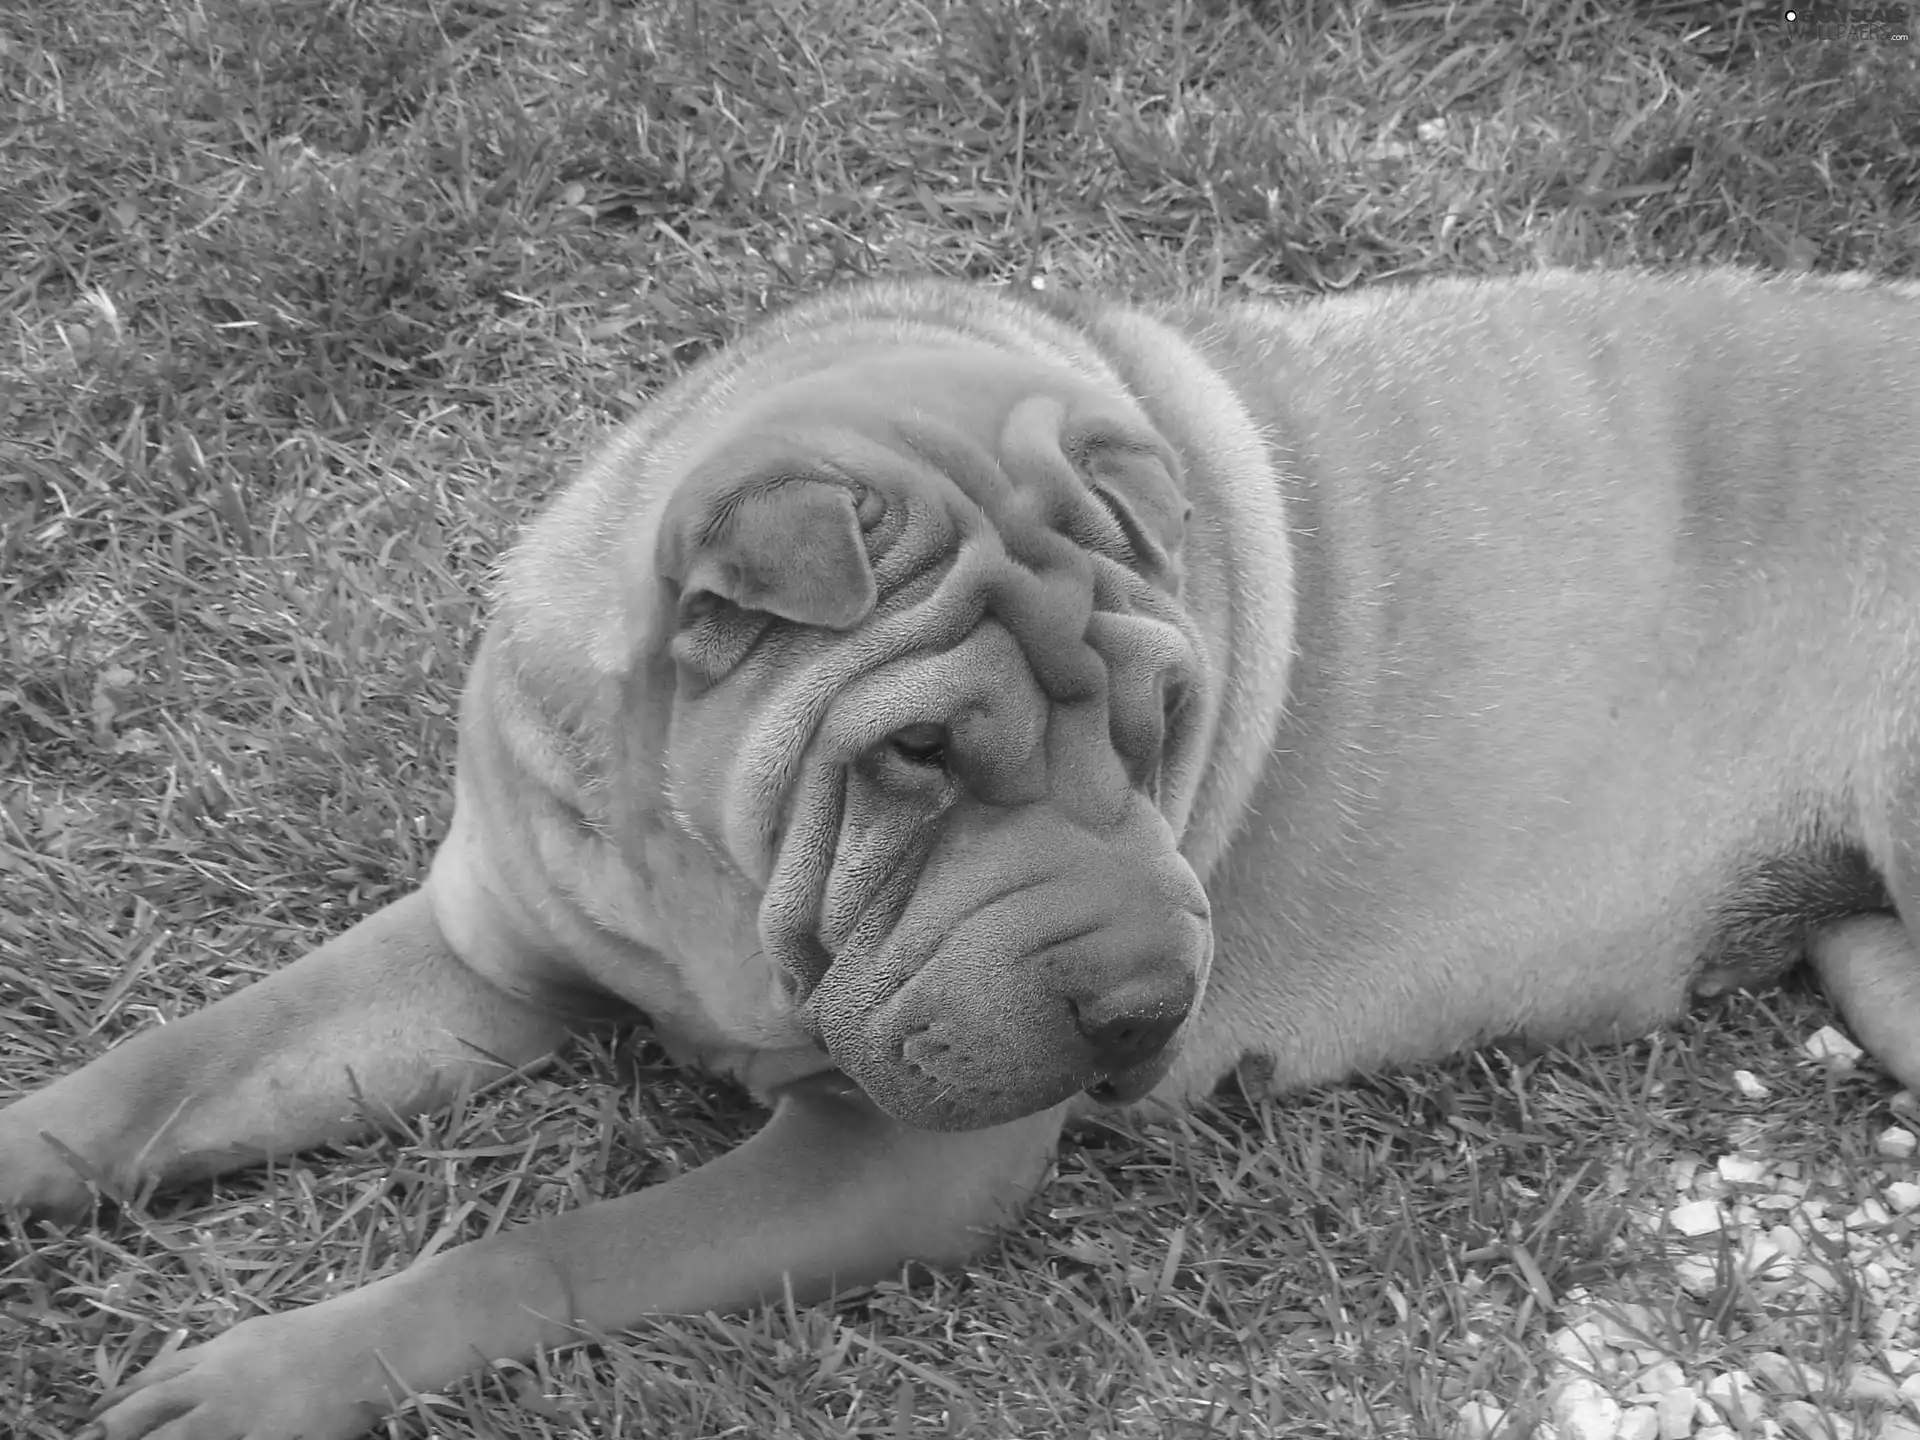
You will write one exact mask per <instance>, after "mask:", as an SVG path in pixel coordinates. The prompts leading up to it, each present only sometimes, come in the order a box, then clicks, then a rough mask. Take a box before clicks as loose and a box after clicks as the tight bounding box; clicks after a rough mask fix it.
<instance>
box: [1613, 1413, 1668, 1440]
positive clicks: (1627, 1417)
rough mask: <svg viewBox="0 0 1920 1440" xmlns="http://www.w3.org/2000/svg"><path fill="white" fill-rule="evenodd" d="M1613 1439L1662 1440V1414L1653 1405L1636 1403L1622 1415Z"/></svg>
mask: <svg viewBox="0 0 1920 1440" xmlns="http://www.w3.org/2000/svg"><path fill="white" fill-rule="evenodd" d="M1613 1440H1660V1415H1659V1412H1658V1411H1656V1410H1655V1409H1654V1408H1653V1406H1651V1405H1635V1406H1634V1407H1633V1408H1632V1409H1630V1410H1628V1411H1626V1412H1625V1413H1624V1414H1622V1415H1621V1417H1620V1423H1619V1424H1618V1425H1616V1426H1615V1427H1614V1431H1613Z"/></svg>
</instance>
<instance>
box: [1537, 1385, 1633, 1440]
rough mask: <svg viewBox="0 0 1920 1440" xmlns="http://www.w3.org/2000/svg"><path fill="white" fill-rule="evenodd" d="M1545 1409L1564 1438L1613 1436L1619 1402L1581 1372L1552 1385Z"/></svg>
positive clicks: (1580, 1439) (1609, 1438)
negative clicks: (1580, 1374) (1551, 1395)
mask: <svg viewBox="0 0 1920 1440" xmlns="http://www.w3.org/2000/svg"><path fill="white" fill-rule="evenodd" d="M1548 1413H1549V1414H1550V1415H1551V1416H1552V1418H1553V1423H1554V1425H1555V1426H1556V1427H1557V1428H1558V1429H1559V1431H1560V1434H1561V1435H1562V1436H1563V1437H1565V1440H1614V1431H1616V1430H1617V1429H1619V1427H1620V1406H1619V1404H1618V1403H1617V1402H1616V1401H1615V1400H1614V1398H1613V1397H1612V1396H1611V1395H1609V1394H1607V1392H1606V1391H1605V1390H1603V1389H1601V1388H1600V1386H1599V1385H1597V1384H1595V1383H1594V1382H1593V1381H1591V1380H1588V1379H1586V1378H1585V1377H1584V1376H1581V1377H1576V1378H1575V1379H1572V1380H1567V1381H1564V1382H1562V1383H1561V1384H1560V1385H1559V1386H1558V1387H1556V1388H1555V1390H1554V1393H1553V1398H1552V1399H1551V1400H1550V1401H1549V1402H1548Z"/></svg>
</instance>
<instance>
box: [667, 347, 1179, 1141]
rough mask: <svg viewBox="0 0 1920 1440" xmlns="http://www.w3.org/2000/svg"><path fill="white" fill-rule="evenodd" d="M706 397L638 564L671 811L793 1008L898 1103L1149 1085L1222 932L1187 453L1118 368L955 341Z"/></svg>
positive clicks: (921, 1110) (1003, 1099)
mask: <svg viewBox="0 0 1920 1440" xmlns="http://www.w3.org/2000/svg"><path fill="white" fill-rule="evenodd" d="M718 409H719V418H718V419H717V420H715V421H713V422H712V423H709V424H706V425H704V426H703V427H702V433H701V434H700V435H699V436H698V438H697V439H696V440H695V441H693V442H692V443H690V444H688V445H687V447H686V449H685V451H684V453H683V454H682V455H681V457H680V459H679V460H678V463H677V467H676V468H677V472H678V477H677V479H676V481H675V483H674V484H673V487H672V493H671V496H670V499H669V500H668V502H667V505H666V510H665V513H664V516H663V517H662V520H661V523H660V525H659V527H658V530H657V532H656V534H655V539H654V545H655V553H654V554H653V556H652V557H651V560H652V565H653V569H654V573H655V575H656V577H657V580H656V584H657V586H658V587H659V588H658V592H657V594H656V595H655V597H654V610H655V613H656V614H657V615H658V616H660V617H661V619H660V620H659V622H658V629H659V630H660V631H661V632H662V633H661V635H660V637H659V639H660V643H661V644H663V645H664V649H665V653H666V654H667V655H668V656H670V657H671V669H672V673H673V677H674V680H673V684H674V699H673V703H672V718H671V722H670V732H669V735H668V742H667V745H666V757H665V773H664V785H665V791H666V796H667V800H668V803H669V805H670V807H671V809H672V812H673V815H674V819H675V823H676V824H677V825H678V826H679V827H680V828H682V829H683V830H685V831H687V832H689V833H691V834H692V835H694V836H695V837H697V838H698V839H699V840H700V841H701V842H702V843H703V844H704V845H705V846H706V847H707V848H708V849H709V850H713V851H718V852H720V853H722V854H724V856H725V857H727V859H728V861H729V862H730V863H731V864H732V865H734V866H735V867H737V868H738V869H739V871H740V872H741V873H742V874H743V875H744V876H745V877H747V878H748V879H749V880H750V881H751V882H752V884H753V885H754V886H755V887H757V888H758V889H759V893H760V894H761V897H762V898H761V902H760V912H759V932H760V938H761V941H762V944H763V945H764V947H765V950H766V953H767V955H768V957H769V958H770V960H771V961H772V962H773V963H774V965H775V966H776V967H777V969H778V971H779V973H780V976H781V978H782V982H783V984H784V985H785V987H786V988H787V990H788V992H789V994H790V996H791V998H792V1000H793V1003H794V1004H795V1005H797V1006H798V1007H799V1009H800V1013H801V1014H802V1015H803V1017H804V1019H805V1023H806V1024H807V1026H808V1027H809V1028H810V1029H811V1030H812V1031H813V1033H814V1034H815V1035H816V1036H817V1038H818V1039H819V1040H820V1042H821V1043H822V1044H823V1045H824V1046H825V1047H826V1049H827V1050H828V1052H829V1053H830V1054H831V1056H832V1058H833V1059H834V1061H835V1063H836V1064H837V1065H839V1067H840V1068H841V1069H842V1070H844V1071H845V1072H846V1073H847V1074H848V1075H849V1076H851V1077H852V1078H853V1079H854V1080H855V1081H857V1082H858V1083H859V1084H860V1085H861V1087H862V1088H863V1089H864V1090H865V1091H866V1092H867V1093H868V1094H869V1095H870V1096H871V1097H872V1098H873V1099H874V1101H875V1102H876V1103H878V1104H879V1105H880V1106H881V1107H882V1108H884V1109H886V1110H887V1111H888V1112H889V1113H891V1114H893V1115H895V1116H896V1117H898V1118H900V1119H902V1120H905V1121H907V1122H909V1123H912V1124H916V1125H921V1126H925V1127H929V1128H946V1129H965V1128H973V1127H978V1126H985V1125H990V1124H996V1123H1000V1122H1003V1121H1007V1120H1010V1119H1014V1118H1017V1117H1018V1116H1021V1115H1024V1114H1028V1113H1032V1112H1034V1111H1036V1110H1039V1109H1042V1108H1045V1107H1047V1106H1049V1105H1051V1104H1054V1103H1057V1102H1058V1101H1060V1100H1063V1099H1066V1098H1067V1097H1069V1096H1071V1095H1073V1094H1075V1093H1076V1092H1079V1091H1082V1090H1088V1091H1091V1092H1092V1093H1093V1094H1094V1095H1095V1096H1096V1097H1100V1098H1109V1099H1116V1100H1125V1099H1133V1098H1137V1097H1138V1096H1139V1095H1141V1094H1144V1093H1145V1092H1146V1091H1147V1090H1148V1089H1150V1088H1151V1087H1152V1085H1153V1084H1155V1083H1156V1082H1157V1081H1158V1080H1159V1079H1160V1078H1161V1076H1162V1075H1164V1073H1165V1071H1166V1068H1167V1066H1168V1065H1169V1063H1170V1062H1171V1059H1172V1056H1173V1053H1174V1050H1175V1047H1176V1046H1177V1044H1178V1042H1179V1037H1180V1034H1181V1030H1182V1026H1183V1022H1184V1021H1185V1019H1186V1017H1187V1016H1188V1015H1189V1014H1190V1013H1191V1012H1192V1011H1193V1010H1194V1008H1195V1007H1196V1006H1197V1004H1198V1002H1199V999H1200V995H1201V992H1202V989H1203V987H1204V985H1205V981H1206V975H1207V969H1208V966H1209V963H1210V959H1211V944H1212V941H1211V931H1210V925H1209V916H1208V908H1207V899H1206V896H1205V893H1204V891H1203V890H1202V888H1201V885H1200V882H1199V880H1198V878H1197V877H1196V876H1195V874H1194V872H1193V870H1192V868H1191V867H1190V866H1189V865H1188V864H1187V862H1186V860H1185V859H1184V858H1183V857H1182V855H1181V852H1180V844H1179V841H1180V835H1181V832H1182V829H1183V826H1184V823H1185V809H1186V806H1187V804H1188V803H1189V802H1190V801H1191V798H1192V794H1193V791H1194V788H1195V785H1196V783H1197V775H1196V773H1195V772H1196V771H1197V769H1198V763H1199V762H1198V759H1197V757H1198V755H1199V754H1200V750H1201V746H1202V733H1203V731H1204V728H1205V726H1206V724H1207V723H1208V717H1207V711H1208V709H1209V706H1210V705H1211V699H1210V697H1209V696H1208V694H1207V693H1206V692H1207V686H1206V684H1205V667H1206V658H1205V656H1204V653H1203V651H1202V646H1201V643H1200V641H1199V639H1198V636H1197V634H1196V632H1195V631H1194V629H1193V628H1192V626H1191V623H1190V622H1189V621H1188V619H1187V617H1186V615H1185V612H1184V610H1183V609H1182V607H1181V605H1180V603H1179V590H1180V554H1181V543H1182V536H1183V529H1184V525H1185V521H1186V515H1187V507H1186V504H1185V501H1184V498H1183V495H1182V491H1181V486H1180V478H1179V467H1178V462H1177V460H1176V457H1175V456H1174V455H1173V454H1172V453H1171V451H1170V450H1169V448H1168V447H1167V445H1166V444H1165V443H1164V442H1163V441H1162V440H1161V438H1160V437H1159V436H1158V435H1157V434H1156V433H1155V431H1154V430H1153V429H1152V427H1151V426H1150V425H1149V424H1148V423H1147V421H1146V420H1145V418H1144V417H1143V415H1142V414H1141V413H1140V412H1139V410H1138V409H1137V408H1136V407H1135V406H1134V405H1133V403H1132V402H1131V401H1130V400H1129V399H1128V398H1127V397H1126V396H1125V394H1124V393H1123V392H1122V391H1121V390H1120V388H1119V387H1118V386H1117V385H1111V386H1110V385H1102V384H1099V383H1096V382H1094V381H1093V380H1091V379H1089V378H1088V377H1086V376H1085V375H1083V374H1080V373H1076V372H1075V371H1074V370H1073V369H1072V368H1070V367H1067V366H1064V365H1061V364H1058V363H1055V362H1053V361H1051V360H1049V359H1047V358H1044V357H1042V358H1029V357H1028V356H1026V355H1023V354H1021V353H1018V352H1014V351H1010V350H1008V349H1006V348H1003V347H997V346H991V345H987V344H982V343H978V342H975V341H971V340H962V339H956V340H954V341H953V342H951V343H944V344H943V343H929V342H924V341H921V342H915V341H910V340H906V339H902V340H900V341H899V342H897V343H891V344H885V345H879V346H864V347H852V348H851V350H850V351H846V352H841V353H834V354H830V355H826V356H822V357H819V358H817V360H810V361H809V362H808V364H806V365H805V366H802V367H799V368H798V369H797V370H790V371H789V372H788V373H785V374H781V375H776V376H775V377H773V378H771V379H770V380H769V381H768V382H767V383H765V384H763V385H760V386H756V387H753V389H752V390H751V393H745V392H743V390H742V389H741V388H740V387H735V388H734V389H733V390H732V392H731V393H730V395H729V396H728V397H727V398H725V400H724V402H723V403H722V404H720V406H719V407H718Z"/></svg>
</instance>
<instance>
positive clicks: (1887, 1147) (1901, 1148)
mask: <svg viewBox="0 0 1920 1440" xmlns="http://www.w3.org/2000/svg"><path fill="white" fill-rule="evenodd" d="M1873 1147H1874V1149H1876V1150H1878V1151H1879V1152H1880V1153H1881V1154H1882V1155H1885V1156H1888V1157H1890V1158H1891V1159H1894V1160H1906V1159H1910V1158H1911V1157H1912V1155H1913V1152H1914V1151H1915V1150H1920V1136H1917V1135H1915V1134H1914V1133H1913V1131H1911V1130H1909V1129H1907V1128H1906V1127H1905V1126H1903V1125H1889V1126H1888V1127H1887V1128H1886V1129H1884V1130H1882V1131H1881V1132H1880V1133H1879V1135H1877V1136H1875V1137H1874V1142H1873Z"/></svg>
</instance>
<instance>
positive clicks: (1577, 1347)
mask: <svg viewBox="0 0 1920 1440" xmlns="http://www.w3.org/2000/svg"><path fill="white" fill-rule="evenodd" d="M1547 1349H1549V1350H1551V1351H1552V1352H1553V1353H1554V1354H1555V1355H1556V1356H1557V1357H1559V1359H1560V1361H1561V1363H1562V1364H1564V1365H1569V1366H1572V1367H1573V1368H1574V1369H1576V1370H1597V1369H1600V1368H1602V1367H1604V1366H1605V1365H1607V1364H1608V1363H1609V1362H1610V1361H1611V1360H1612V1358H1613V1357H1612V1350H1613V1347H1612V1346H1611V1345H1609V1344H1608V1343H1607V1337H1606V1336H1605V1334H1603V1333H1602V1331H1601V1329H1600V1325H1599V1323H1598V1322H1597V1321H1594V1320H1590V1319H1589V1320H1576V1321H1575V1322H1574V1323H1573V1324H1571V1325H1569V1326H1567V1327H1566V1328H1565V1329H1564V1330H1556V1331H1554V1332H1553V1334H1551V1335H1549V1336H1548V1337H1547Z"/></svg>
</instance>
